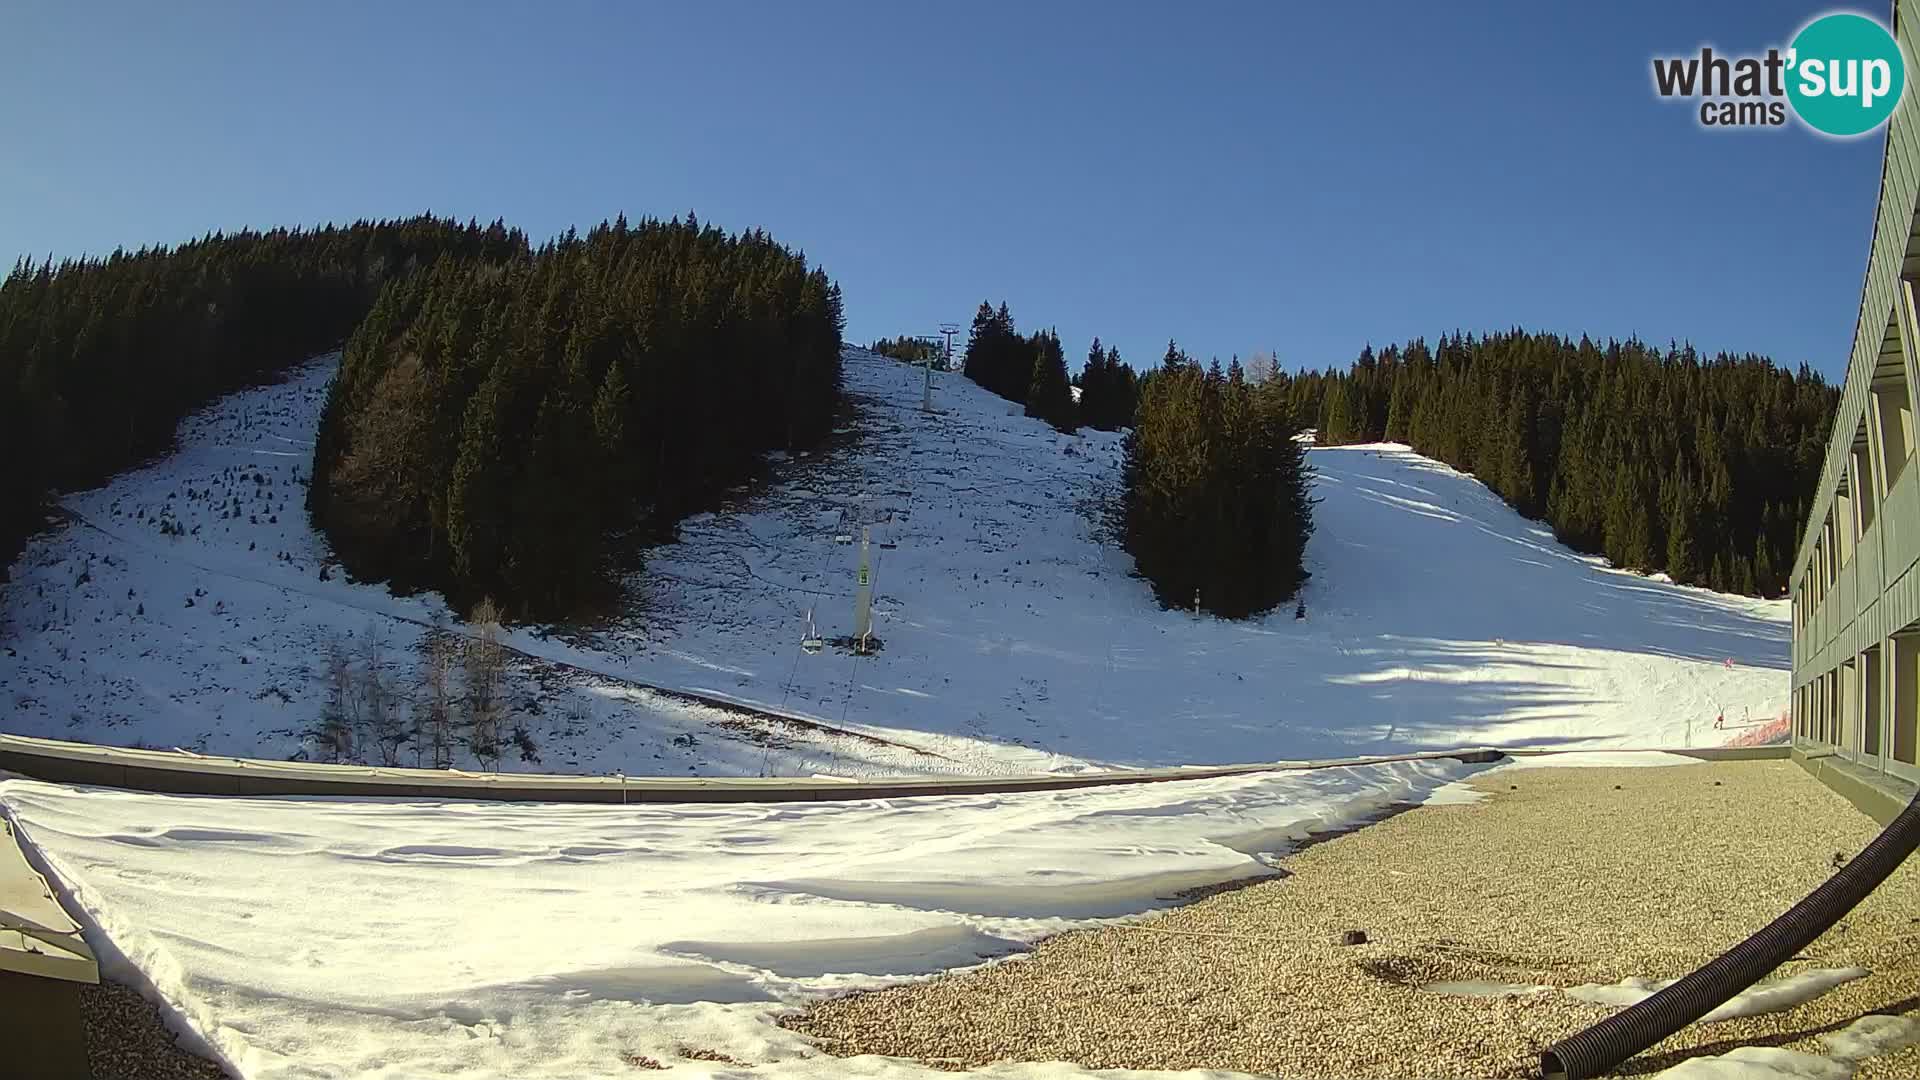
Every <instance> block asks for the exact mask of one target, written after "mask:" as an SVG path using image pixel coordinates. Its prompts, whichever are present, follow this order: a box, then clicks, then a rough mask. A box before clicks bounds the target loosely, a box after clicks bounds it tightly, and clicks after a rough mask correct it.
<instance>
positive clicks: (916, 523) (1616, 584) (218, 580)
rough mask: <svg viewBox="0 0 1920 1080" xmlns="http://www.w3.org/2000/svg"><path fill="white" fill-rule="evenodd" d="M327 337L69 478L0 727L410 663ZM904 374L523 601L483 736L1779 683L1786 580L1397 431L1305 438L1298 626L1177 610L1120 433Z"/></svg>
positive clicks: (1271, 731) (1455, 726)
mask: <svg viewBox="0 0 1920 1080" xmlns="http://www.w3.org/2000/svg"><path fill="white" fill-rule="evenodd" d="M334 362H335V360H334V359H332V358H326V359H322V360H320V361H316V362H315V363H313V364H311V365H309V366H307V367H305V368H303V369H301V370H300V371H298V372H296V373H295V374H294V375H293V377H291V378H290V379H288V380H287V381H285V382H283V383H280V384H278V385H274V386H267V387H262V388H258V389H255V390H250V391H246V392H243V393H239V394H235V395H233V396H231V397H229V398H227V399H225V400H224V401H222V402H220V403H218V404H216V405H213V406H211V407H209V408H208V409H206V410H204V411H202V412H201V413H199V414H198V415H196V416H194V417H192V418H190V419H189V420H187V421H186V422H185V423H183V424H182V426H181V431H180V437H179V449H178V452H177V453H175V454H172V455H170V456H168V457H166V458H164V459H162V460H159V461H156V462H154V463H152V464H151V465H149V466H146V467H144V468H140V469H137V470H134V471H132V472H129V473H127V474H125V475H123V476H121V477H119V478H118V479H116V480H115V481H114V482H112V483H111V484H109V485H107V486H106V487H104V488H101V489H99V490H95V491H90V492H84V493H80V494H76V495H73V496H71V497H69V498H67V499H66V500H65V504H64V505H65V508H66V510H67V512H68V513H69V514H70V516H71V518H72V522H71V524H69V525H66V526H63V527H61V528H59V529H57V530H55V531H53V532H51V533H49V534H47V535H46V536H43V537H41V538H39V539H37V540H36V541H35V542H34V543H33V544H32V545H31V546H30V547H29V549H28V550H27V551H26V553H25V554H24V555H23V556H22V558H21V559H20V560H19V562H18V563H17V564H16V565H15V566H14V567H13V572H12V577H13V580H12V582H11V583H10V584H9V585H8V586H7V587H6V590H5V595H4V604H3V605H0V618H4V619H5V621H6V624H7V626H8V633H7V636H6V637H5V638H4V641H3V642H0V723H4V725H5V729H6V730H8V731H11V732H14V733H17V734H26V735H41V736H49V737H55V738H72V739H83V740H92V741H98V742H106V743H119V744H142V745H152V746H161V747H172V746H179V747H186V748H190V749H193V750H196V751H198V752H202V753H219V754H235V755H241V756H264V757H291V756H298V755H301V754H302V753H304V752H306V750H307V743H306V741H305V733H306V732H307V731H308V730H309V729H310V727H311V726H312V724H313V723H314V721H315V719H316V718H317V716H318V712H319V708H320V699H321V696H322V694H321V690H320V680H321V675H322V668H323V664H322V661H321V654H322V645H323V642H324V640H325V639H326V638H327V637H328V636H329V635H338V636H339V637H341V638H343V639H345V640H347V641H348V642H349V643H350V645H351V648H352V649H353V650H354V652H355V655H356V656H360V655H361V654H362V651H363V650H365V649H366V648H367V646H368V642H369V641H374V642H375V646H374V650H373V651H374V652H377V653H383V655H384V658H385V663H384V667H385V668H386V669H387V670H388V673H389V675H390V677H391V678H393V679H394V680H395V681H405V680H406V679H407V678H409V677H410V676H409V671H410V670H411V665H412V657H411V650H412V649H413V648H414V647H415V646H416V645H417V643H418V642H419V640H420V638H421V635H422V633H423V629H424V627H425V626H426V625H427V624H428V623H429V622H430V621H431V620H433V619H435V618H436V617H445V616H446V614H447V613H446V611H445V605H444V604H443V603H442V602H441V601H440V600H439V599H438V598H437V597H436V596H433V595H430V594H429V595H421V596H414V597H396V596H393V595H392V594H391V593H390V592H389V591H388V590H387V589H386V588H385V587H383V586H379V585H366V584H356V583H352V582H349V581H347V580H345V575H343V574H342V573H341V572H340V570H339V568H338V567H335V568H333V570H332V572H331V573H330V574H329V575H328V580H321V574H320V571H321V568H322V566H323V565H324V563H325V561H326V558H327V548H326V544H325V542H324V540H322V539H321V538H319V537H318V536H316V535H315V534H314V533H313V531H312V530H311V529H310V528H309V527H308V525H307V523H306V516H305V514H304V512H303V510H302V498H303V496H304V487H303V486H302V481H303V479H304V478H305V476H306V473H307V468H308V455H309V453H310V447H311V441H312V437H313V430H314V426H315V421H316V418H317V415H318V411H319V406H320V403H321V401H322V400H323V397H324V389H325V385H326V382H327V380H328V378H329V377H330V374H331V371H332V366H333V364H334ZM923 378H924V376H923V374H922V372H921V370H920V369H917V368H912V367H909V366H907V365H903V364H899V363H896V362H894V361H891V360H888V359H885V358H882V357H878V356H876V355H874V354H872V353H869V352H866V351H865V350H861V349H849V350H847V354H846V382H847V388H848V391H849V393H850V396H851V397H852V399H853V402H854V404H855V415H854V416H853V418H852V419H851V421H850V423H849V425H848V427H847V429H846V431H845V434H844V441H843V444H842V445H839V446H837V447H835V448H832V449H829V450H826V451H823V452H820V453H818V454H814V455H811V456H806V457H802V458H801V459H798V460H792V461H780V462H777V463H775V464H774V465H773V466H772V478H771V480H770V481H769V482H766V483H755V484H751V485H745V486H743V487H742V488H741V489H739V491H738V492H736V493H735V495H734V496H732V497H731V498H730V500H729V502H728V505H727V506H726V507H724V508H722V509H720V510H717V511H715V512H713V513H710V514H703V515H700V516H698V517H695V518H693V519H691V520H689V521H688V522H686V523H685V524H684V526H683V528H682V530H681V539H680V541H679V542H678V543H676V544H672V545H668V546H666V547H662V548H658V549H656V550H654V551H653V552H652V553H651V554H650V555H649V557H648V560H647V564H646V568H645V570H644V571H643V572H641V573H639V574H637V575H635V576H634V577H633V578H632V579H631V580H630V581H629V582H628V585H629V593H630V596H631V603H630V605H629V608H628V610H627V612H626V614H624V615H623V616H621V617H620V618H618V619H617V620H616V621H614V622H612V623H606V624H600V625H596V626H591V627H572V628H525V627H523V628H519V629H517V630H516V631H515V632H514V633H513V634H512V635H511V637H510V643H511V644H512V645H513V646H515V647H516V648H518V649H520V650H523V652H524V655H523V656H522V657H520V658H519V662H518V664H517V665H516V669H515V676H514V681H515V691H514V701H515V710H516V714H517V717H518V719H519V720H520V722H522V723H523V724H524V725H525V726H526V727H527V729H528V731H529V733H530V734H531V735H532V736H533V738H534V741H535V744H536V747H537V750H538V754H539V760H538V761H533V760H519V759H517V758H515V757H513V756H511V755H510V758H509V760H508V761H506V762H503V763H502V767H504V768H516V769H534V770H540V771H562V772H612V771H614V770H616V769H621V770H624V771H626V772H629V773H633V774H642V773H669V774H671V773H679V774H682V775H684V774H687V773H698V774H713V775H756V774H765V775H807V774H813V773H822V774H832V775H843V776H872V775H887V774H892V775H907V774H935V773H969V774H1005V773H1031V772H1042V771H1080V770H1087V769H1106V768H1127V767H1141V766H1152V765H1170V764H1190V763H1222V762H1242V761H1269V760H1293V759H1305V758H1321V757H1333V756H1345V755H1358V754H1379V753H1392V752H1398V751H1409V750H1429V749H1441V748H1454V747H1459V746H1466V745H1504V746H1518V745H1543V746H1555V747H1578V748H1606V747H1618V746H1625V745H1634V746H1647V745H1653V746H1670V747H1678V746H1686V745H1695V746H1704V745H1717V744H1720V743H1723V742H1726V741H1729V739H1731V738H1734V737H1737V736H1739V735H1741V734H1743V733H1744V734H1748V735H1756V734H1765V733H1766V731H1765V729H1764V727H1763V725H1764V724H1765V723H1766V722H1767V721H1769V720H1772V719H1774V718H1775V717H1776V716H1777V715H1778V714H1779V713H1781V712H1782V711H1783V710H1784V708H1785V704H1786V696H1787V664H1788V607H1787V604H1786V602H1785V601H1762V600H1754V599H1750V598H1743V597H1735V596H1727V595H1722V594H1717V593H1713V592H1709V591H1706V590H1702V589H1695V588H1685V587H1678V586H1674V585H1672V584H1669V583H1666V582H1665V581H1663V580H1660V579H1653V578H1647V577H1642V576H1639V575H1634V574H1630V573H1624V572H1620V571H1615V570H1612V569H1609V568H1607V567H1606V566H1604V565H1603V564H1602V563H1601V562H1600V561H1599V560H1596V559H1591V558H1586V557H1583V556H1579V555H1575V554H1573V553H1571V552H1569V551H1568V550H1567V549H1565V548H1564V547H1562V546H1561V545H1559V544H1558V543H1556V542H1555V541H1554V540H1553V538H1552V536H1551V534H1550V533H1549V532H1548V530H1547V529H1546V528H1545V527H1544V526H1542V525H1540V524H1538V523H1535V522H1529V521H1526V520H1524V519H1522V518H1520V517H1519V516H1518V515H1516V514H1515V513H1513V512H1512V511H1511V510H1509V509H1508V508H1506V507H1505V506H1504V505H1503V504H1501V503H1500V502H1499V500H1498V499H1497V498H1496V497H1495V496H1493V495H1492V494H1491V493H1490V492H1488V491H1487V490H1486V488H1484V487H1483V486H1482V485H1480V484H1479V483H1478V482H1476V481H1475V480H1473V479H1472V478H1471V477H1469V476H1465V475H1462V474H1460V473H1458V472H1455V471H1453V470H1451V469H1449V468H1447V467H1445V466H1443V465H1440V464H1437V463H1435V462H1433V461H1431V460H1429V459H1426V458H1423V457H1421V456H1419V455H1417V454H1414V453H1412V452H1410V451H1409V450H1407V449H1406V448H1404V447H1399V446H1391V445H1383V446H1364V447H1350V448H1339V449H1324V450H1316V451H1314V452H1313V453H1312V454H1311V455H1310V460H1311V461H1312V463H1313V465H1314V467H1315V468H1316V470H1317V471H1318V474H1319V475H1318V480H1317V482H1316V487H1315V490H1316V494H1317V495H1318V497H1319V499H1320V504H1319V507H1318V509H1317V511H1316V514H1317V523H1318V529H1317V532H1316V534H1315V536H1314V539H1313V541H1312V544H1311V545H1310V548H1309V551H1308V557H1309V562H1310V568H1311V570H1312V572H1313V575H1314V577H1313V580H1312V581H1311V583H1310V584H1309V585H1308V587H1307V589H1306V592H1305V596H1304V599H1305V601H1306V605H1307V609H1308V617H1307V618H1306V619H1305V620H1296V619H1295V618H1294V617H1293V614H1294V613H1293V609H1292V605H1288V606H1286V607H1284V608H1282V609H1281V610H1279V611H1276V612H1274V613H1273V614H1271V615H1270V616H1268V617H1266V618H1263V619H1259V620H1254V621H1251V622H1245V623H1230V622H1225V621H1221V620H1217V619H1213V618H1196V617H1195V616H1193V615H1192V614H1190V613H1186V612H1179V611H1164V610H1161V609H1159V608H1158V606H1157V605H1156V604H1155V603H1154V602H1153V600H1152V597H1151V595H1150V593H1149V591H1148V589H1147V587H1146V585H1145V583H1144V582H1142V581H1140V580H1138V579H1137V578H1134V577H1132V576H1131V574H1130V570H1131V561H1130V559H1129V558H1128V557H1127V556H1126V555H1125V553H1124V552H1123V551H1121V550H1120V549H1119V548H1118V547H1117V546H1115V545H1114V544H1113V543H1111V542H1103V540H1102V532H1101V530H1100V529H1099V528H1098V527H1097V525H1096V515H1095V514H1094V513H1093V511H1092V504H1093V503H1094V502H1095V501H1096V499H1097V498H1099V497H1101V496H1103V495H1108V494H1110V493H1111V492H1112V491H1113V489H1114V487H1115V486H1116V485H1117V483H1118V472H1119V470H1118V461H1119V455H1120V440H1119V437H1118V436H1116V435H1110V434H1105V433H1100V432H1092V431H1088V432H1083V433H1082V434H1081V435H1080V436H1063V435H1059V434H1056V433H1055V432H1053V431H1052V429H1050V428H1048V427H1047V426H1046V425H1044V424H1042V423H1040V422H1039V421H1036V420H1031V419H1028V418H1026V417H1024V416H1021V415H1018V414H1019V411H1020V410H1019V409H1018V407H1016V406H1012V405H1010V404H1009V403H1007V402H1005V401H1003V400H1002V399H1000V398H997V397H994V396H992V395H990V394H988V393H987V392H985V391H984V390H981V389H979V388H978V387H976V386H974V385H973V384H972V383H971V382H968V381H967V380H966V379H965V378H963V377H962V376H960V375H958V374H957V373H954V374H946V373H941V374H936V375H935V376H934V379H935V383H936V388H935V394H934V397H935V405H936V409H937V411H936V412H935V413H934V414H932V415H928V414H924V413H922V412H920V411H919V408H918V406H919V403H920V397H921V385H922V380H923ZM162 521H165V522H169V523H178V526H179V528H178V529H174V528H173V526H172V524H169V525H168V527H167V530H166V531H165V532H163V531H162V529H161V527H160V524H159V523H160V522H162ZM862 525H865V526H869V527H870V528H871V531H872V535H873V539H874V545H875V546H874V547H873V548H872V550H871V552H870V557H871V560H872V569H873V580H874V610H875V624H874V632H875V634H876V635H877V636H878V637H879V638H880V639H881V641H882V642H883V648H882V649H881V651H880V652H879V653H878V654H877V655H875V656H871V657H866V658H856V657H854V656H852V655H851V654H849V653H847V652H845V651H841V650H838V649H836V648H834V647H832V646H831V645H829V646H828V647H827V648H825V649H824V650H822V651H820V652H818V653H809V652H807V651H805V650H804V649H802V647H801V640H802V638H803V637H804V636H805V634H806V626H807V616H808V613H809V611H811V612H812V615H813V618H814V621H815V624H816V625H817V627H818V629H819V631H820V633H821V634H822V635H823V636H825V637H828V638H831V637H834V636H836V635H844V634H846V633H848V632H849V630H850V624H851V621H852V606H853V605H852V593H853V589H854V571H855V566H856V562H857V558H858V554H857V546H856V545H853V544H846V543H839V542H836V537H845V536H853V535H857V534H858V533H859V531H860V527H861V526H862ZM382 643H383V644H384V648H382V647H381V645H382ZM637 684H648V685H652V686H656V687H666V688H673V689H679V690H686V691H692V692H696V693H698V694H700V695H703V696H705V697H708V698H713V699H721V700H724V701H733V702H739V703H744V704H748V705H754V706H759V707H762V708H764V709H767V710H772V711H776V712H779V713H782V714H786V715H789V716H793V717H796V718H799V719H801V720H803V721H809V722H810V723H805V724H795V723H782V722H777V721H774V720H770V719H768V718H766V717H763V716H758V715H754V714H750V713H743V712H738V711H734V710H731V709H725V708H717V707H713V706H711V705H706V704H700V703H695V702H689V701H686V700H682V699H679V698H675V697H672V696H668V695H663V694H659V693H655V692H653V691H650V690H647V689H645V688H643V687H642V686H641V685H637ZM412 761H413V758H412V756H411V753H410V752H408V751H403V753H402V756H401V757H400V760H399V763H400V764H410V763H412ZM463 764H466V765H468V766H469V767H471V765H472V763H471V761H470V760H469V761H465V762H463Z"/></svg>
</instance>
